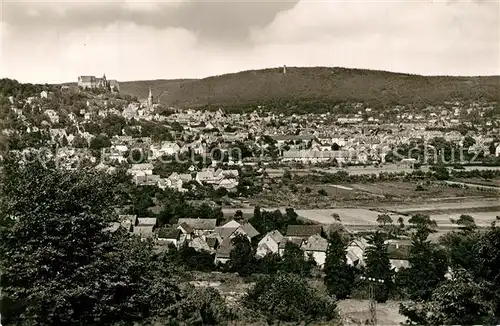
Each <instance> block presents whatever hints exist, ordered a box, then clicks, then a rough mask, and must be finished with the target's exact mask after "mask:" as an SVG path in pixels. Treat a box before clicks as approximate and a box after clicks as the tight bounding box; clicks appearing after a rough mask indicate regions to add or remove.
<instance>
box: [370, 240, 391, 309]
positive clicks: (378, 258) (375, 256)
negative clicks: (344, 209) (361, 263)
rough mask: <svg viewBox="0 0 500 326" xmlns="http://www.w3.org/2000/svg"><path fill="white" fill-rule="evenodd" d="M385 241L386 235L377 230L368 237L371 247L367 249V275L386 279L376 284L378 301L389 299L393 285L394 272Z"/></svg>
mask: <svg viewBox="0 0 500 326" xmlns="http://www.w3.org/2000/svg"><path fill="white" fill-rule="evenodd" d="M384 241H385V235H384V234H383V233H381V232H378V231H377V232H375V234H373V235H371V236H370V237H369V238H368V244H369V247H368V248H366V250H365V262H366V276H367V277H371V278H376V279H379V280H383V281H384V282H383V283H381V284H377V285H375V299H376V300H377V301H378V302H385V301H387V299H388V298H389V292H390V289H391V287H392V275H393V272H392V269H391V262H390V261H389V253H388V251H387V245H386V244H385V243H384Z"/></svg>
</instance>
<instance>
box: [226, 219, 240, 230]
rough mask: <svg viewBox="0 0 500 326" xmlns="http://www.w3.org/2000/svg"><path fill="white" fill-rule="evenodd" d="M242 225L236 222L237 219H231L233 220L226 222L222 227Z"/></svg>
mask: <svg viewBox="0 0 500 326" xmlns="http://www.w3.org/2000/svg"><path fill="white" fill-rule="evenodd" d="M240 225H241V224H240V223H238V222H236V221H235V220H231V221H229V222H227V223H226V224H224V225H223V226H221V228H237V227H239V226H240Z"/></svg>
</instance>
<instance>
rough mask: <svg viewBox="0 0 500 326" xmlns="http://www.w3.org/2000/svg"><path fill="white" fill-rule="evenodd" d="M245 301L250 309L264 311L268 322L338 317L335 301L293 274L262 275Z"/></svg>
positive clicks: (307, 320) (309, 320)
mask: <svg viewBox="0 0 500 326" xmlns="http://www.w3.org/2000/svg"><path fill="white" fill-rule="evenodd" d="M244 302H245V305H246V306H248V307H249V308H251V309H254V310H256V311H259V312H260V313H262V314H264V315H265V316H266V317H267V319H268V321H270V322H272V321H274V320H281V321H288V322H306V323H307V322H311V321H313V320H333V319H335V318H336V317H337V310H336V305H335V302H334V301H333V300H332V299H331V298H329V297H328V296H325V295H321V294H320V293H319V292H317V291H316V290H315V289H313V288H311V287H310V286H309V285H308V283H307V281H306V280H305V279H304V278H301V277H300V276H298V275H295V274H284V273H278V274H275V275H271V276H269V275H265V276H262V277H261V278H259V279H258V280H257V282H256V284H255V286H254V287H253V288H252V289H251V290H250V291H249V292H248V295H247V297H246V298H245V301H244Z"/></svg>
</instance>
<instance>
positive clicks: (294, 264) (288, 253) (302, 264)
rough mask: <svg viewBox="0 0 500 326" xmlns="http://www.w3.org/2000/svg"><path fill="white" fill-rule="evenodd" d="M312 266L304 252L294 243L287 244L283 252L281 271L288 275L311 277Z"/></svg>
mask: <svg viewBox="0 0 500 326" xmlns="http://www.w3.org/2000/svg"><path fill="white" fill-rule="evenodd" d="M311 268H312V264H311V263H310V262H309V261H307V260H306V256H305V254H304V251H303V250H302V249H300V247H299V246H298V245H296V244H294V243H291V242H287V243H286V244H285V250H284V252H283V258H282V261H281V265H280V269H281V270H282V271H285V272H288V273H296V274H299V275H301V276H309V274H310V273H311Z"/></svg>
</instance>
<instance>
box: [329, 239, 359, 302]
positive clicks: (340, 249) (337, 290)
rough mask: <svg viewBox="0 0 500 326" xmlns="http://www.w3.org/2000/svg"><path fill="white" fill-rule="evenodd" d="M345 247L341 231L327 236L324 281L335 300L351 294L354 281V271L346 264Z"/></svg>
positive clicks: (346, 243) (345, 243)
mask: <svg viewBox="0 0 500 326" xmlns="http://www.w3.org/2000/svg"><path fill="white" fill-rule="evenodd" d="M347 247H348V241H347V239H346V237H345V236H344V235H343V234H342V233H341V231H338V230H337V231H334V232H332V233H331V234H330V235H329V237H328V250H327V252H326V260H325V265H324V272H325V279H324V281H325V285H326V287H327V290H328V293H330V295H335V297H336V298H337V299H345V298H347V297H348V296H349V295H350V294H351V291H352V287H353V283H354V279H355V273H354V269H353V268H352V267H351V266H349V265H348V264H347V256H346V255H347Z"/></svg>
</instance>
